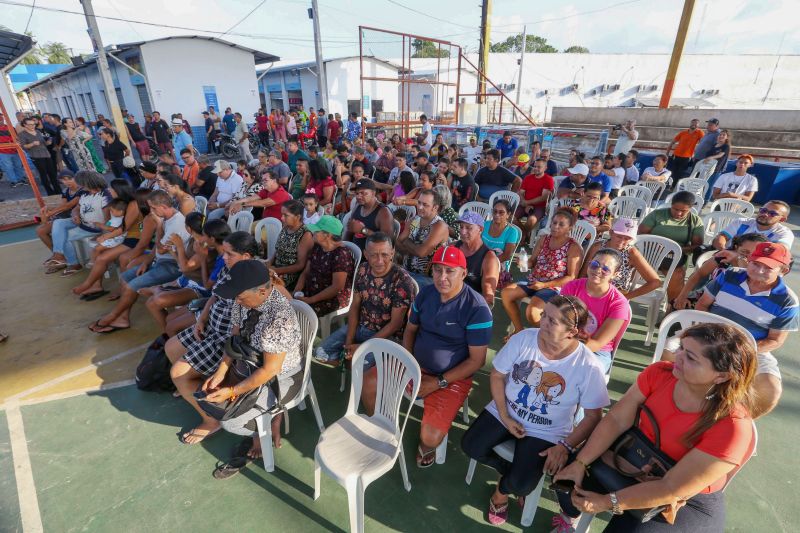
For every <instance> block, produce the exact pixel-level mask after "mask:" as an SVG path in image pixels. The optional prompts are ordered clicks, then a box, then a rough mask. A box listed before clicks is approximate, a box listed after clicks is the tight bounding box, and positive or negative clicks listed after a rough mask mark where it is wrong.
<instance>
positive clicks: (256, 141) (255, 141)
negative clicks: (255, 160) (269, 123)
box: [248, 124, 261, 156]
mask: <svg viewBox="0 0 800 533" xmlns="http://www.w3.org/2000/svg"><path fill="white" fill-rule="evenodd" d="M249 133H250V137H249V138H248V140H249V141H250V153H251V154H253V155H254V156H255V155H256V154H257V153H258V151H259V150H261V137H260V136H259V135H258V126H256V125H255V124H253V127H252V128H250V131H249Z"/></svg>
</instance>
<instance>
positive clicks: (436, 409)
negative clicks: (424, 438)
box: [422, 377, 472, 433]
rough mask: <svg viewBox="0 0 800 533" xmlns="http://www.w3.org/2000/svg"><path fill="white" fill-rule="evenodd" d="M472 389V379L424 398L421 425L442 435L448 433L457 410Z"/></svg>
mask: <svg viewBox="0 0 800 533" xmlns="http://www.w3.org/2000/svg"><path fill="white" fill-rule="evenodd" d="M471 388H472V378H471V377H470V378H467V379H462V380H460V381H454V382H453V383H450V384H449V385H447V387H445V388H444V389H437V390H435V391H433V392H432V393H430V394H428V395H427V396H425V408H424V411H423V413H422V423H423V425H424V424H427V425H429V426H433V427H435V428H436V429H438V430H439V431H441V432H442V433H447V432H448V431H450V426H451V425H452V424H453V420H455V418H456V415H458V410H459V409H461V406H462V405H463V404H464V400H466V399H467V396H468V395H469V391H470V389H471Z"/></svg>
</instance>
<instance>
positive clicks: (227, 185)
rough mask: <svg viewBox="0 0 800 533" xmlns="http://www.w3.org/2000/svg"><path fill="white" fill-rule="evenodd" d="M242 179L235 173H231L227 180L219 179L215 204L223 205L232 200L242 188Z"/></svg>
mask: <svg viewBox="0 0 800 533" xmlns="http://www.w3.org/2000/svg"><path fill="white" fill-rule="evenodd" d="M243 183H244V179H243V178H242V177H241V176H240V175H239V174H237V173H236V172H234V173H232V174H231V175H230V176H229V177H228V179H225V178H223V177H222V176H220V177H219V179H218V180H217V191H219V192H218V193H217V203H219V204H224V203H226V202H228V201H230V200H231V199H232V198H233V195H234V194H236V193H237V192H239V191H240V190H241V188H242V184H243Z"/></svg>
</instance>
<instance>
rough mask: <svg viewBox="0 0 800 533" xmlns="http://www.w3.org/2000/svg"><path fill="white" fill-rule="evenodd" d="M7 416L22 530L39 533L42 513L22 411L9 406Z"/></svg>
mask: <svg viewBox="0 0 800 533" xmlns="http://www.w3.org/2000/svg"><path fill="white" fill-rule="evenodd" d="M6 416H7V418H8V435H9V440H11V455H12V457H13V458H14V477H15V478H16V480H17V496H18V497H19V513H20V519H21V520H22V531H24V532H25V533H41V532H43V531H44V528H43V527H42V515H41V514H40V513H39V499H38V497H37V495H36V485H35V484H34V481H33V470H32V469H31V458H30V456H29V455H28V442H27V440H26V438H25V426H24V425H23V424H22V413H21V412H20V410H19V405H14V406H12V407H10V408H9V409H8V411H7V413H6Z"/></svg>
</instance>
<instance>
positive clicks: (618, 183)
mask: <svg viewBox="0 0 800 533" xmlns="http://www.w3.org/2000/svg"><path fill="white" fill-rule="evenodd" d="M609 178H611V188H612V189H621V188H622V182H623V181H625V169H624V168H622V167H617V168H615V169H614V177H611V176H609Z"/></svg>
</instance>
